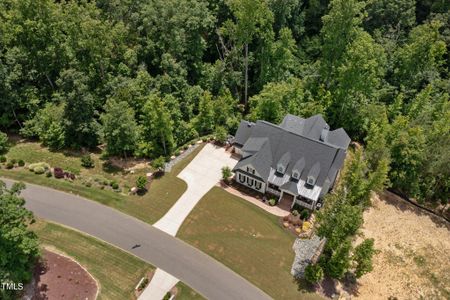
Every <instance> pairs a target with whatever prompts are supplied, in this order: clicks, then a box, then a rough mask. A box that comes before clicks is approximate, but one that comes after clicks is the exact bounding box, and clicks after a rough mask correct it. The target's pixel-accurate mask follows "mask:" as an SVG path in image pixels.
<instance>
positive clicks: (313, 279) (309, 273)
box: [305, 265, 323, 283]
mask: <svg viewBox="0 0 450 300" xmlns="http://www.w3.org/2000/svg"><path fill="white" fill-rule="evenodd" d="M322 279H323V270H322V268H321V267H320V266H319V265H308V266H306V268H305V280H306V281H308V282H309V283H317V282H319V281H321V280H322Z"/></svg>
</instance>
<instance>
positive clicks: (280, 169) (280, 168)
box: [277, 164, 284, 174]
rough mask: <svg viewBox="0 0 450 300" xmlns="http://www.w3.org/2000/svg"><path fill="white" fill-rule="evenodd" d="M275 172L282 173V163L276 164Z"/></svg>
mask: <svg viewBox="0 0 450 300" xmlns="http://www.w3.org/2000/svg"><path fill="white" fill-rule="evenodd" d="M277 172H278V173H281V174H284V167H283V165H281V164H278V166H277Z"/></svg>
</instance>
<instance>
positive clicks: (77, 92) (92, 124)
mask: <svg viewBox="0 0 450 300" xmlns="http://www.w3.org/2000/svg"><path fill="white" fill-rule="evenodd" d="M57 83H58V86H59V87H60V89H61V95H60V97H61V98H62V99H63V101H64V102H65V103H66V104H65V106H64V114H63V123H64V133H65V138H64V140H65V144H66V145H67V146H70V147H82V146H87V147H94V146H97V143H98V136H99V131H100V130H99V129H100V127H99V124H98V123H97V121H96V118H95V115H96V110H95V98H94V96H93V95H92V94H91V93H90V92H89V89H88V86H87V81H86V76H85V75H84V74H83V73H81V72H79V71H77V70H74V69H68V70H65V71H63V72H62V73H61V76H60V79H58V81H57Z"/></svg>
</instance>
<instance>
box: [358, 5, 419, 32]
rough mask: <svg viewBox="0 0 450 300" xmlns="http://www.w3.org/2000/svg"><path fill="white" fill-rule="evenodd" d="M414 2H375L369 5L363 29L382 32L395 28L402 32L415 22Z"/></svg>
mask: <svg viewBox="0 0 450 300" xmlns="http://www.w3.org/2000/svg"><path fill="white" fill-rule="evenodd" d="M415 4H416V0H397V1H389V0H377V1H372V2H370V3H369V5H368V7H367V12H368V14H367V15H368V17H367V18H366V20H365V22H364V23H365V27H366V28H367V30H368V31H369V32H373V31H374V30H375V29H382V30H383V31H386V30H389V29H390V28H396V29H397V30H400V31H403V30H407V29H409V28H411V27H413V26H414V24H415V22H416V12H415V10H416V5H415Z"/></svg>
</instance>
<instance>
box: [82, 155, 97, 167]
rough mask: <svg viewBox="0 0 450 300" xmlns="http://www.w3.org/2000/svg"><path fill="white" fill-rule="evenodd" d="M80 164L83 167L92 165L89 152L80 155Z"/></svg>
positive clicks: (92, 161)
mask: <svg viewBox="0 0 450 300" xmlns="http://www.w3.org/2000/svg"><path fill="white" fill-rule="evenodd" d="M81 165H82V166H83V167H85V168H93V167H94V160H93V159H92V157H91V155H90V154H86V155H83V156H82V157H81Z"/></svg>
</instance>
